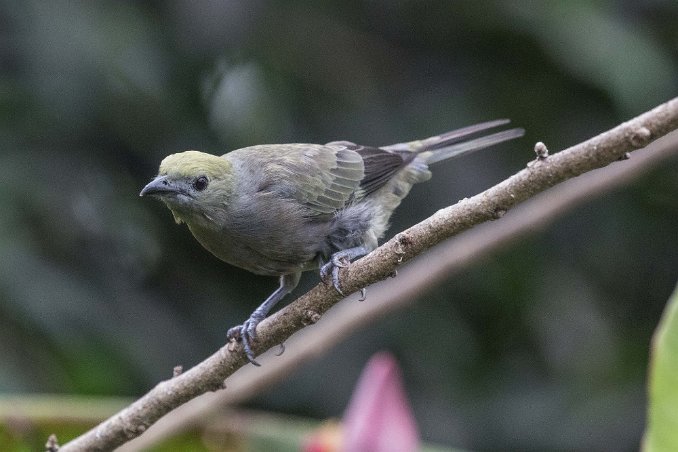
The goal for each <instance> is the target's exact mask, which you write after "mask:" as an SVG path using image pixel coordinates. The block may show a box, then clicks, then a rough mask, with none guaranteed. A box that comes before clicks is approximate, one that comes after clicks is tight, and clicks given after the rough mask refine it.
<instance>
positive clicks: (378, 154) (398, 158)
mask: <svg viewBox="0 0 678 452" xmlns="http://www.w3.org/2000/svg"><path fill="white" fill-rule="evenodd" d="M327 145H343V146H346V147H347V148H348V149H350V150H352V151H355V152H357V153H358V155H360V157H361V158H362V160H363V165H364V166H365V175H364V176H363V179H362V180H361V181H360V192H359V193H358V197H359V198H361V197H365V196H368V195H369V194H370V193H373V192H375V191H377V190H379V189H380V188H381V187H383V186H384V184H386V182H388V181H389V180H390V179H391V178H392V177H393V176H394V175H395V174H396V173H397V172H398V171H400V170H401V169H402V168H403V167H404V166H406V165H407V164H408V163H410V161H411V160H412V159H413V158H414V157H416V154H415V153H413V152H407V151H403V152H398V151H395V152H391V151H388V150H385V149H381V148H376V147H370V146H361V145H358V144H355V143H351V142H350V141H333V142H331V143H327Z"/></svg>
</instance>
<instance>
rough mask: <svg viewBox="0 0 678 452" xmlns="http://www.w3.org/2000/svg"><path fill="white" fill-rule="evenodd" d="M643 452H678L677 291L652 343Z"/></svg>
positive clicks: (669, 303) (668, 305) (670, 300)
mask: <svg viewBox="0 0 678 452" xmlns="http://www.w3.org/2000/svg"><path fill="white" fill-rule="evenodd" d="M651 353H652V356H651V360H650V372H649V377H650V382H649V399H650V400H649V408H648V424H647V429H646V431H645V438H644V439H643V450H644V451H645V452H651V451H664V450H678V288H677V289H676V290H675V291H674V292H673V295H671V298H670V299H669V302H668V303H667V305H666V309H665V310H664V314H663V315H662V319H661V320H660V322H659V326H658V327H657V330H656V331H655V333H654V338H653V340H652V350H651Z"/></svg>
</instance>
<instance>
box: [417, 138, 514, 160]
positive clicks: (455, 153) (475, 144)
mask: <svg viewBox="0 0 678 452" xmlns="http://www.w3.org/2000/svg"><path fill="white" fill-rule="evenodd" d="M524 134H525V130H523V129H509V130H502V131H501V132H497V133H493V134H492V135H486V136H484V137H479V138H475V139H472V140H469V141H462V142H461V143H455V144H452V145H447V146H443V147H440V148H437V149H435V150H433V151H425V152H423V153H421V154H419V155H420V156H422V157H423V158H424V160H425V161H426V163H428V164H429V165H430V164H433V163H436V162H440V161H442V160H447V159H450V158H454V157H459V156H460V155H463V154H468V153H470V152H473V151H478V150H480V149H485V148H487V147H490V146H494V145H495V144H497V143H501V142H503V141H508V140H513V139H514V138H519V137H522V136H523V135H524Z"/></svg>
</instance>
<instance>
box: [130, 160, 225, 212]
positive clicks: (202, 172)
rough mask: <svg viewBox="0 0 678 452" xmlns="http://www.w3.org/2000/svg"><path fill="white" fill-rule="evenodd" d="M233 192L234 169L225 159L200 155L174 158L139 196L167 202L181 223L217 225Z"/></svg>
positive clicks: (163, 163) (161, 168)
mask: <svg viewBox="0 0 678 452" xmlns="http://www.w3.org/2000/svg"><path fill="white" fill-rule="evenodd" d="M232 191H233V169H232V165H231V163H230V162H229V161H228V160H226V159H225V158H223V157H217V156H216V155H211V154H206V153H204V152H198V151H186V152H180V153H178V154H172V155H169V156H167V157H165V159H164V160H163V161H162V162H161V163H160V169H159V171H158V175H157V176H156V178H155V179H153V180H152V181H151V182H149V183H148V185H146V186H145V187H144V188H143V189H142V190H141V193H139V196H154V197H157V198H160V199H161V200H162V201H164V202H165V204H166V205H167V207H169V209H170V210H171V211H172V213H173V214H174V219H175V220H176V221H177V223H181V222H185V223H189V224H190V223H193V222H196V221H214V220H215V217H217V216H219V215H220V213H221V212H222V211H223V208H224V206H226V205H227V204H228V200H229V198H230V196H231V193H232Z"/></svg>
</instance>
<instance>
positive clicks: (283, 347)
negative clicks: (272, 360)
mask: <svg viewBox="0 0 678 452" xmlns="http://www.w3.org/2000/svg"><path fill="white" fill-rule="evenodd" d="M283 353H285V344H284V343H282V342H281V343H280V350H279V351H278V353H276V354H275V356H281V355H282V354H283Z"/></svg>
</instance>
